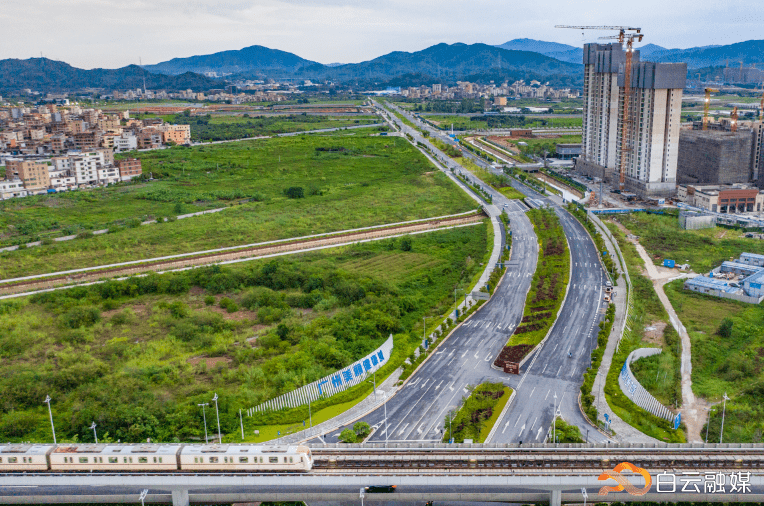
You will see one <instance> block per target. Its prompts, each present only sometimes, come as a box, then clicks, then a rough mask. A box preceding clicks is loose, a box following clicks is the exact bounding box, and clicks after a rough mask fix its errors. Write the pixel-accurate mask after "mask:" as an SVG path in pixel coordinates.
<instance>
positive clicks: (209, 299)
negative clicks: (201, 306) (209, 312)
mask: <svg viewBox="0 0 764 506" xmlns="http://www.w3.org/2000/svg"><path fill="white" fill-rule="evenodd" d="M204 303H205V304H206V305H208V306H212V305H214V304H215V297H213V296H212V295H208V296H206V297H205V298H204Z"/></svg>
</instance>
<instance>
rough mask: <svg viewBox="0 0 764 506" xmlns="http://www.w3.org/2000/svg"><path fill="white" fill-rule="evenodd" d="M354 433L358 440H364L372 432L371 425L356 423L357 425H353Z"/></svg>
mask: <svg viewBox="0 0 764 506" xmlns="http://www.w3.org/2000/svg"><path fill="white" fill-rule="evenodd" d="M353 432H355V435H356V436H357V437H358V439H360V440H364V439H366V436H368V435H369V433H370V432H371V427H369V424H368V423H366V422H356V423H355V425H353Z"/></svg>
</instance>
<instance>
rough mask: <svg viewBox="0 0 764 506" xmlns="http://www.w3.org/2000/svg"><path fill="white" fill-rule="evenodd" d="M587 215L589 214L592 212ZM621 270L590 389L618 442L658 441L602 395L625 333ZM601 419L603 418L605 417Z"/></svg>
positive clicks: (611, 247)
mask: <svg viewBox="0 0 764 506" xmlns="http://www.w3.org/2000/svg"><path fill="white" fill-rule="evenodd" d="M589 215H590V216H591V213H590V214H589ZM593 221H594V223H595V225H597V226H598V227H599V228H600V231H601V235H602V238H603V239H604V240H605V247H606V248H607V250H608V253H610V254H611V255H613V256H614V258H617V259H620V258H623V256H622V255H621V254H620V249H619V248H618V245H617V244H615V242H614V241H613V240H611V238H610V234H609V232H608V231H607V229H606V227H605V225H604V224H603V223H602V222H601V221H600V220H599V218H596V217H594V219H593ZM621 271H622V272H621V273H620V274H619V276H618V278H617V280H616V283H615V284H616V285H617V286H618V288H616V290H615V291H616V294H615V296H614V297H613V299H612V301H613V303H614V304H615V307H616V310H615V321H614V322H613V328H612V330H611V331H610V336H609V337H608V342H607V347H606V348H605V353H604V355H603V356H602V362H601V363H600V368H599V370H598V371H597V378H596V379H595V380H594V389H593V391H592V393H593V394H594V405H595V406H596V407H597V411H599V413H600V414H601V415H604V414H607V415H608V418H609V419H610V428H611V429H612V430H613V431H614V432H615V437H614V438H613V439H615V440H616V441H618V442H621V443H627V442H631V443H659V442H660V441H658V440H657V439H655V438H653V437H650V436H648V435H646V434H644V433H642V432H641V431H639V430H637V429H635V428H634V427H632V426H631V425H629V424H628V423H626V422H624V421H623V420H622V419H621V418H620V417H619V416H618V415H616V414H615V413H613V412H612V410H611V409H610V407H609V406H608V404H607V399H606V397H605V380H606V379H607V373H608V371H610V366H611V364H612V363H613V356H614V355H615V352H616V348H617V346H618V343H619V341H620V338H621V336H622V334H623V332H624V328H625V318H626V315H627V313H626V311H627V305H628V290H627V277H628V275H629V274H628V269H626V265H623V266H622V268H621ZM602 421H604V418H603V419H602Z"/></svg>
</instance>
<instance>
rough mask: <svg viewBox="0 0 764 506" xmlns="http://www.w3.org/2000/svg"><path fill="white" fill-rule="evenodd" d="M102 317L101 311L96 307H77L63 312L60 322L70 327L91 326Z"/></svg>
mask: <svg viewBox="0 0 764 506" xmlns="http://www.w3.org/2000/svg"><path fill="white" fill-rule="evenodd" d="M100 319H101V312H100V311H98V309H96V308H94V307H75V308H72V309H70V310H69V311H67V312H66V313H64V314H62V315H61V316H60V317H59V322H60V323H61V324H62V325H63V326H64V327H68V328H70V329H78V328H80V327H90V326H92V325H95V323H96V322H98V321H99V320H100Z"/></svg>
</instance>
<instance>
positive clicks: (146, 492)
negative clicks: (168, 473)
mask: <svg viewBox="0 0 764 506" xmlns="http://www.w3.org/2000/svg"><path fill="white" fill-rule="evenodd" d="M148 493H149V489H147V488H145V489H143V492H141V495H140V496H138V499H139V500H140V501H141V506H145V505H144V504H143V501H144V499H146V496H147V495H148Z"/></svg>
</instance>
